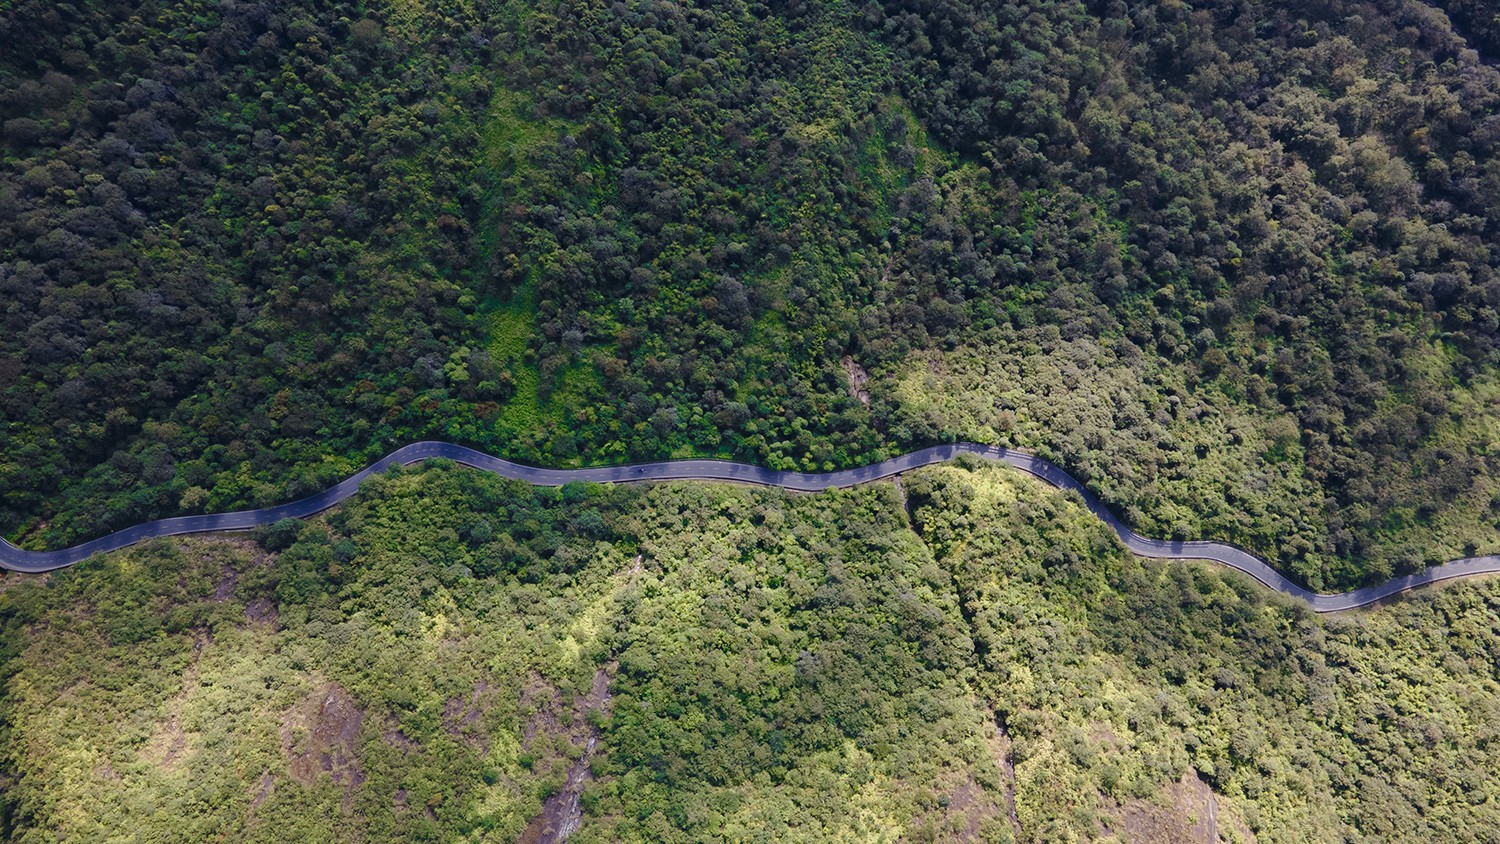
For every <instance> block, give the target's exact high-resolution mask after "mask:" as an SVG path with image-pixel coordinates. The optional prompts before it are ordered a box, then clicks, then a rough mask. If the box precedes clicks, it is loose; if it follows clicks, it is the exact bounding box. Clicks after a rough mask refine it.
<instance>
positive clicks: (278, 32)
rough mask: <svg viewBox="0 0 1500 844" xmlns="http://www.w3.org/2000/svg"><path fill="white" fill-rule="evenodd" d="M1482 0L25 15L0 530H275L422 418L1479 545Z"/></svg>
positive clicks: (1492, 312) (3, 328)
mask: <svg viewBox="0 0 1500 844" xmlns="http://www.w3.org/2000/svg"><path fill="white" fill-rule="evenodd" d="M1445 8H1446V10H1447V11H1446V12H1445V11H1444V9H1445ZM1449 14H1451V15H1452V19H1451V20H1450V18H1449V17H1448V15H1449ZM1486 14H1487V13H1486V11H1485V8H1484V4H1482V3H1480V4H1472V3H1465V2H1462V0H1450V2H1448V3H1447V4H1446V6H1442V5H1439V6H1434V5H1429V4H1427V3H1424V2H1420V0H1372V1H1371V2H1356V1H1355V0H1326V1H1325V2H1313V3H1305V2H1304V3H1282V2H1276V3H1252V2H1243V0H1203V1H1202V2H1196V3H1191V4H1189V3H1180V2H1174V3H1160V4H1131V5H1127V4H1123V3H1110V2H1088V3H1066V2H1051V1H1050V0H1034V2H1013V3H1005V4H994V3H973V2H967V0H904V2H886V3H881V2H867V3H862V4H861V3H853V2H850V3H842V2H831V3H823V2H816V3H813V2H804V0H795V2H773V3H761V2H742V1H741V0H728V1H727V2H723V3H716V4H703V5H693V4H680V3H669V2H650V1H648V0H622V1H621V2H612V3H604V2H522V0H509V1H508V2H499V0H473V2H436V3H426V4H421V5H413V4H397V3H385V2H373V3H368V4H360V5H355V4H348V3H337V2H311V1H309V2H296V3H284V4H261V3H250V2H240V0H235V1H234V2H228V3H212V4H211V3H206V2H172V1H171V0H151V2H146V3H142V4H125V3H100V4H93V5H83V4H77V5H74V4H67V3H62V4H59V3H51V2H22V3H17V4H14V5H12V6H11V7H8V8H7V9H6V10H5V11H4V12H3V13H0V39H3V41H4V43H6V44H8V45H14V46H12V47H11V48H10V49H7V50H6V51H5V52H4V53H3V55H0V92H3V93H0V149H3V153H0V154H3V166H0V290H3V291H4V296H5V303H6V308H5V312H4V314H3V316H0V320H3V325H0V402H3V404H0V407H3V411H0V412H3V422H4V425H3V429H0V454H3V458H0V506H3V512H0V521H3V523H4V525H5V529H6V530H7V531H8V535H9V536H11V537H12V538H13V539H16V540H18V541H21V542H23V543H29V544H31V545H33V546H38V547H40V546H55V545H58V544H61V543H66V542H70V541H74V540H77V539H79V538H82V537H85V536H89V535H95V534H98V533H100V532H102V531H105V530H108V529H112V528H116V527H119V526H122V525H125V524H129V523H132V522H135V521H138V520H141V519H143V518H147V517H151V516H158V515H166V514H172V513H182V512H196V511H203V510H217V509H224V508H229V507H237V506H245V505H263V504H267V503H270V502H272V501H276V500H282V499H285V498H287V497H290V496H293V495H297V494H301V493H305V492H308V491H310V490H312V489H315V488H318V487H320V486H322V485H324V484H326V483H327V482H328V481H330V480H331V479H333V478H335V477H338V476H339V475H341V474H343V473H346V472H347V471H349V470H351V469H353V468H357V467H358V466H359V465H360V464H361V463H362V462H363V461H365V460H367V459H369V458H371V457H373V456H375V455H376V454H379V453H383V452H385V451H388V450H389V449H390V448H392V447H394V446H396V445H399V444H401V443H403V442H406V441H409V440H412V439H415V438H418V437H432V436H441V437H444V438H448V439H453V440H457V441H460V442H463V443H465V444H469V445H474V446H477V447H481V448H485V449H487V450H490V451H493V452H496V453H500V454H503V455H506V456H511V457H517V458H521V459H525V460H529V461H535V462H541V463H548V464H556V465H576V464H579V463H603V462H619V461H624V460H632V459H647V458H660V457H667V456H684V455H689V454H715V455H725V456H736V457H740V458H743V459H749V460H753V461H756V462H760V463H763V464H767V465H771V466H774V467H778V468H800V469H807V470H815V469H821V468H824V467H831V466H842V465H852V464H857V463H861V462H865V461H868V460H870V459H872V458H876V457H880V456H885V455H888V454H890V453H892V452H894V451H898V450H903V449H906V448H909V447H912V446H917V445H922V444H926V443H930V442H933V441H941V440H948V439H954V438H967V439H975V440H986V441H998V442H1006V443H1009V444H1016V445H1022V446H1027V447H1032V448H1036V449H1038V450H1040V451H1042V452H1043V453H1045V454H1046V455H1047V456H1049V457H1052V458H1055V459H1057V460H1058V461H1059V462H1061V463H1063V464H1064V465H1066V466H1067V467H1068V468H1069V469H1070V471H1073V472H1074V473H1076V474H1078V475H1079V476H1080V477H1081V478H1083V479H1084V480H1086V481H1087V482H1088V483H1090V484H1091V485H1092V486H1093V487H1094V488H1095V489H1097V490H1098V491H1099V493H1100V494H1101V495H1102V496H1103V497H1104V498H1105V499H1106V500H1108V501H1109V502H1110V503H1111V504H1112V505H1114V506H1116V507H1117V508H1118V509H1120V510H1121V512H1123V513H1125V514H1127V516H1128V517H1129V518H1130V520H1131V521H1132V522H1133V523H1134V524H1135V525H1136V526H1137V527H1138V528H1139V529H1140V530H1142V531H1143V532H1145V533H1151V534H1157V535H1174V536H1197V535H1209V536H1213V537H1215V538H1219V539H1224V540H1229V541H1233V542H1237V543H1240V544H1242V545H1245V546H1247V547H1249V548H1251V549H1252V550H1254V551H1256V552H1258V553H1260V554H1263V555H1264V556H1266V557H1268V558H1269V559H1271V560H1272V561H1273V562H1274V563H1275V564H1277V565H1279V566H1281V567H1282V568H1284V569H1285V570H1287V571H1289V572H1291V573H1292V574H1293V575H1295V576H1296V577H1298V578H1299V579H1300V580H1302V581H1303V582H1306V583H1307V584H1309V585H1311V586H1313V587H1314V588H1321V589H1334V588H1343V587H1347V586H1350V585H1353V584H1356V583H1360V582H1365V581H1370V580H1375V579H1381V578H1384V577H1387V576H1389V575H1391V574H1393V573H1401V572H1406V571H1411V570H1413V569H1414V568H1416V567H1418V566H1420V565H1422V564H1423V563H1425V562H1431V561H1436V560H1439V559H1444V558H1446V557H1450V556H1456V555H1459V554H1462V553H1465V552H1466V551H1467V552H1472V551H1474V550H1494V549H1495V548H1496V547H1497V545H1496V542H1495V524H1496V519H1497V508H1500V495H1497V493H1500V484H1497V483H1496V482H1495V481H1493V480H1491V479H1492V478H1493V477H1495V476H1496V470H1497V468H1500V467H1497V466H1496V459H1497V457H1496V453H1495V445H1494V444H1495V443H1497V442H1500V430H1497V425H1500V422H1497V420H1500V414H1497V413H1496V405H1495V402H1496V400H1497V395H1500V393H1497V389H1500V387H1497V380H1496V363H1497V348H1500V347H1497V331H1500V328H1497V325H1500V317H1497V309H1500V279H1497V277H1496V266H1497V263H1496V262H1497V260H1500V259H1497V256H1496V255H1495V251H1494V249H1493V244H1494V243H1495V241H1496V237H1497V236H1500V229H1497V222H1500V216H1497V215H1500V206H1497V203H1500V163H1497V160H1496V144H1497V142H1500V110H1497V107H1500V102H1497V98H1500V74H1497V72H1496V71H1495V69H1494V68H1493V67H1491V66H1489V65H1487V64H1484V63H1483V61H1482V60H1481V56H1484V57H1493V54H1494V50H1493V49H1492V48H1491V45H1492V43H1493V41H1494V29H1493V24H1494V21H1493V20H1492V19H1491V18H1487V17H1486ZM1476 48H1477V50H1478V51H1479V52H1476Z"/></svg>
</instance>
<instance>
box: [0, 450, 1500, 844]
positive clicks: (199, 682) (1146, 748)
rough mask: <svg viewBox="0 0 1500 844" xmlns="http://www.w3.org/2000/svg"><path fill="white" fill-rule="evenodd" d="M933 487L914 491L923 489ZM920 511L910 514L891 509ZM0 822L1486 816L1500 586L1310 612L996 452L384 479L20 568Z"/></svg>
mask: <svg viewBox="0 0 1500 844" xmlns="http://www.w3.org/2000/svg"><path fill="white" fill-rule="evenodd" d="M903 490H904V492H903ZM903 496H904V498H903ZM0 620H3V627H0V677H3V678H4V686H3V688H4V690H5V694H4V697H3V699H0V837H4V838H5V839H6V840H12V841H17V842H23V844H24V843H25V842H40V841H56V840H69V841H104V840H112V838H113V837H116V836H118V835H120V834H121V832H122V831H126V830H128V831H129V835H130V837H132V838H139V839H149V840H152V841H163V842H174V841H182V842H198V841H205V840H217V841H348V842H364V841H368V842H378V841H392V842H395V841H401V842H417V841H433V842H438V841H443V842H452V841H475V842H478V841H495V842H509V841H516V840H521V841H536V840H555V839H542V838H540V835H541V833H542V831H543V829H544V828H545V827H547V826H548V825H549V824H550V825H552V827H553V829H554V830H555V829H556V828H557V826H558V825H560V824H562V823H565V822H567V821H568V820H569V818H570V812H569V808H568V807H569V806H576V812H577V815H576V820H577V822H578V824H579V826H578V829H577V831H576V832H575V833H574V834H573V835H572V836H571V838H570V839H569V840H570V841H572V842H603V841H626V842H631V841H640V842H648V841H649V842H673V841H684V842H686V841H854V840H861V841H868V840H885V841H895V840H905V841H986V842H1012V841H1017V842H1056V841H1087V840H1112V841H1122V840H1129V841H1133V842H1181V841H1218V840H1222V841H1225V842H1249V841H1259V842H1278V841H1297V842H1307V841H1328V842H1335V841H1353V842H1360V841H1369V842H1374V841H1385V842H1398V841H1413V842H1422V841H1434V840H1441V841H1488V840H1492V839H1493V837H1494V831H1495V830H1496V829H1497V828H1500V817H1497V815H1496V812H1497V807H1500V793H1497V783H1496V780H1495V777H1494V776H1493V772H1494V771H1495V770H1496V769H1497V767H1500V757H1497V752H1500V751H1497V748H1500V741H1497V740H1496V738H1497V736H1496V732H1497V730H1500V673H1497V672H1500V669H1497V666H1500V652H1497V643H1500V586H1497V582H1496V581H1495V580H1493V579H1490V580H1484V581H1470V582H1466V583H1461V584H1455V585H1451V586H1446V587H1440V588H1436V589H1433V590H1430V591H1426V592H1422V593H1418V594H1416V595H1414V596H1413V597H1411V598H1410V599H1407V600H1403V601H1400V602H1396V603H1393V604H1391V605H1388V606H1385V607H1382V608H1378V609H1373V610H1369V611H1363V612H1360V613H1355V614H1349V615H1345V616H1335V617H1328V618H1319V617H1316V616H1313V615H1311V614H1310V613H1309V612H1308V611H1307V610H1306V609H1305V608H1304V607H1303V606H1302V605H1300V604H1294V603H1291V602H1288V601H1284V600H1282V599H1280V598H1279V597H1276V596H1273V595H1271V594H1270V593H1267V592H1266V591H1265V590H1263V589H1261V588H1259V587H1258V586H1255V585H1254V584H1252V583H1251V582H1250V581H1248V580H1247V579H1245V578H1243V577H1242V576H1239V575H1234V574H1222V573H1221V572H1219V571H1218V570H1214V569H1209V568H1206V567H1199V566H1189V565H1181V564H1173V565H1159V564H1149V563H1143V562H1141V561H1140V560H1138V559H1137V558H1135V557H1133V556H1130V555H1129V554H1127V553H1125V552H1124V551H1123V549H1121V548H1120V547H1119V546H1118V544H1117V543H1116V541H1115V540H1114V538H1113V537H1112V536H1111V535H1110V534H1108V533H1107V532H1106V530H1105V529H1104V528H1103V527H1102V526H1101V525H1099V524H1098V523H1097V522H1096V521H1095V520H1094V519H1092V518H1090V517H1089V516H1088V515H1087V513H1086V512H1085V511H1084V510H1083V508H1082V506H1081V505H1080V504H1079V503H1078V502H1077V501H1076V500H1073V499H1069V498H1067V497H1064V496H1062V495H1060V494H1058V493H1056V492H1055V491H1053V490H1050V489H1048V488H1046V487H1044V486H1042V485H1041V484H1040V483H1038V482H1036V481H1032V480H1030V479H1027V478H1025V477H1024V476H1022V475H1020V474H1018V473H1016V472H1013V471H1010V470H1006V469H1002V468H998V467H988V466H986V467H972V468H970V467H963V466H947V467H937V468H932V469H927V470H922V471H921V472H919V473H916V474H914V475H911V476H908V477H907V478H906V480H905V482H904V487H903V486H897V485H896V484H894V483H891V482H882V483H879V484H874V485H870V486H867V487H862V488H859V489H855V490H850V491H845V492H835V493H822V494H818V495H788V494H785V493H780V492H776V491H764V490H750V489H745V488H739V487H730V486H723V485H707V484H697V485H693V484H681V485H656V486H651V487H615V488H603V487H585V486H570V487H565V488H562V489H560V490H538V489H534V488H530V487H527V486H524V485H521V484H517V483H515V482H509V481H502V480H499V479H497V478H495V477H493V476H490V475H487V474H482V473H478V472H471V471H468V470H463V469H459V468H455V467H452V466H444V465H434V466H430V467H429V468H427V469H426V470H424V471H396V472H393V473H391V474H390V475H388V476H384V477H381V478H378V479H376V480H374V481H372V482H370V483H369V484H368V485H367V486H366V487H365V489H364V491H363V492H362V493H361V494H360V496H359V497H357V498H355V499H352V500H351V501H350V502H348V503H347V504H346V505H345V506H343V507H341V508H339V509H337V510H335V511H332V512H330V513H329V514H328V515H327V516H326V517H324V518H321V519H318V520H315V521H313V522H309V523H306V524H303V523H286V524H283V525H278V526H276V527H274V528H271V529H266V530H263V531H261V532H260V533H259V534H257V536H256V538H255V541H251V540H248V539H245V538H234V537H215V538H203V539H192V540H172V541H162V542H159V543H156V544H152V545H147V546H141V547H139V548H136V549H133V550H129V551H126V552H122V553H118V554H113V555H110V556H108V557H104V558H96V559H94V560H91V561H89V562H87V563H84V564H82V565H80V566H79V567H77V568H74V569H69V570H64V571H61V572H56V573H54V574H52V575H48V576H46V577H45V578H38V577H35V576H25V577H23V576H17V575H8V576H5V577H3V579H0Z"/></svg>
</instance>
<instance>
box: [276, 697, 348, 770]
mask: <svg viewBox="0 0 1500 844" xmlns="http://www.w3.org/2000/svg"><path fill="white" fill-rule="evenodd" d="M364 718H365V712H364V710H363V709H361V708H360V706H359V704H358V703H357V702H355V700H354V698H353V697H351V696H350V695H349V693H348V692H347V691H345V690H344V687H343V686H340V685H339V684H338V683H325V684H323V685H321V686H319V687H317V688H316V689H315V691H314V692H313V694H311V695H309V696H308V697H307V698H305V699H304V700H303V701H302V702H300V703H298V704H297V705H296V706H294V707H292V709H291V710H290V711H289V712H287V714H286V716H285V717H284V718H282V722H281V747H282V750H283V751H285V752H286V755H287V760H288V768H289V769H290V770H291V773H292V778H293V779H295V780H297V781H298V782H300V783H302V784H303V785H311V784H312V783H313V781H314V780H315V779H317V777H318V774H320V773H323V772H327V773H328V774H329V775H330V776H331V777H332V778H333V781H334V782H336V783H338V784H339V785H342V786H344V787H345V788H346V789H353V788H355V787H357V786H359V785H360V784H362V783H363V782H364V781H365V773H364V769H363V767H362V766H361V764H360V760H359V756H358V755H357V752H356V751H357V748H358V743H359V729H360V726H361V725H362V724H363V723H364Z"/></svg>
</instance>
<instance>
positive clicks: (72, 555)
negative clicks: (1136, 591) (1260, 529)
mask: <svg viewBox="0 0 1500 844" xmlns="http://www.w3.org/2000/svg"><path fill="white" fill-rule="evenodd" d="M962 455H970V456H973V457H977V458H981V459H984V460H992V461H996V462H1000V463H1007V464H1009V465H1011V466H1013V467H1015V468H1017V469H1020V470H1021V471H1023V472H1026V473H1027V474H1029V475H1033V476H1035V477H1037V478H1040V479H1041V480H1043V481H1045V482H1047V483H1048V484H1051V485H1052V486H1054V487H1057V488H1058V489H1062V490H1071V491H1073V492H1076V493H1078V494H1079V495H1080V496H1082V498H1083V502H1084V504H1085V505H1087V506H1088V508H1089V510H1090V511H1092V512H1093V514H1094V515H1096V516H1098V517H1099V518H1100V519H1102V520H1103V521H1104V523H1105V524H1107V525H1109V527H1110V529H1111V530H1113V531H1114V532H1115V533H1116V534H1117V535H1119V537H1120V541H1121V542H1123V543H1125V547H1126V548H1128V549H1130V550H1131V551H1133V552H1134V553H1136V554H1139V555H1140V556H1142V557H1152V558H1156V559H1165V560H1210V561H1212V562H1215V563H1219V564H1221V565H1225V566H1228V567H1230V568H1232V569H1237V570H1239V571H1242V572H1244V573H1245V574H1248V575H1250V576H1251V577H1253V578H1255V579H1256V580H1258V581H1260V582H1261V583H1263V584H1265V585H1266V586H1269V587H1271V588H1272V589H1276V590H1278V591H1281V592H1285V593H1286V594H1288V595H1291V596H1293V597H1296V598H1300V599H1302V600H1303V601H1306V602H1307V603H1308V605H1310V606H1311V607H1312V609H1313V610H1314V611H1316V612H1336V611H1338V610H1347V609H1353V608H1355V607H1360V606H1364V605H1365V604H1369V603H1373V602H1375V601H1379V600H1381V599H1382V598H1387V597H1390V596H1391V595H1395V594H1398V593H1401V592H1405V591H1407V590H1409V589H1415V588H1416V587H1418V586H1425V585H1427V584H1429V583H1437V582H1439V581H1443V580H1451V579H1453V578H1455V577H1468V576H1471V575H1476V574H1486V573H1493V572H1500V555H1489V556H1484V557H1466V558H1464V559H1459V560H1453V561H1452V562H1449V563H1445V564H1443V565H1440V566H1434V567H1432V568H1429V569H1427V570H1426V571H1423V572H1420V573H1418V574H1412V575H1407V576H1406V577H1397V578H1392V579H1390V580H1387V581H1386V582H1384V583H1379V584H1376V585H1374V586H1366V587H1364V588H1362V589H1355V590H1354V591H1352V592H1344V593H1342V594H1337V595H1321V594H1318V593H1316V592H1310V591H1308V590H1306V589H1303V588H1302V587H1301V586H1298V585H1297V584H1295V583H1293V582H1292V581H1290V580H1287V579H1286V578H1285V577H1283V576H1281V574H1280V573H1278V572H1277V571H1276V570H1275V569H1273V568H1271V567H1270V566H1268V565H1266V563H1265V562H1264V561H1263V560H1261V559H1259V558H1258V557H1255V556H1253V555H1251V554H1249V553H1247V552H1245V551H1242V550H1240V549H1239V548H1236V547H1234V546H1233V545H1226V544H1224V543H1222V542H1203V541H1197V542H1175V541H1167V540H1162V539H1147V538H1146V537H1144V536H1141V535H1140V534H1138V533H1136V532H1134V531H1132V530H1131V529H1130V528H1128V527H1126V526H1125V524H1124V522H1121V521H1120V519H1119V518H1118V517H1116V516H1115V514H1114V513H1112V512H1110V510H1109V508H1107V507H1105V506H1104V502H1102V501H1100V500H1099V499H1098V498H1097V497H1096V496H1095V495H1094V494H1093V493H1091V492H1089V491H1088V490H1087V489H1086V488H1085V487H1084V486H1083V484H1081V483H1079V482H1078V481H1077V480H1075V479H1074V478H1073V477H1072V476H1071V475H1069V474H1068V473H1067V472H1064V471H1063V470H1062V469H1059V468H1058V467H1057V466H1054V465H1053V464H1052V463H1050V462H1048V461H1046V460H1044V459H1042V458H1040V457H1037V456H1035V455H1033V454H1028V453H1027V452H1024V451H1017V450H1016V449H1010V448H1001V447H999V446H989V445H977V444H975V443H955V444H953V445H939V446H933V447H931V448H924V449H921V450H920V451H913V452H911V453H909V454H903V455H901V456H900V457H893V458H891V459H890V460H883V461H881V462H879V463H872V464H870V465H869V466H861V467H859V468H857V469H844V470H842V471H839V472H825V473H822V474H816V475H807V474H802V473H801V472H780V471H774V470H771V469H765V468H762V467H760V466H750V465H747V464H744V463H731V462H728V461H725V460H672V461H668V462H665V463H641V464H638V465H634V466H610V467H603V468H597V469H539V468H536V467H534V466H523V465H521V464H519V463H512V462H510V461H509V460H501V459H500V458H498V457H492V456H491V455H488V454H485V453H483V452H480V451H475V450H473V449H471V448H465V447H463V446H461V445H454V444H453V443H445V442H419V443H412V444H411V445H408V446H403V447H402V448H398V449H396V450H395V451H393V452H391V453H390V454H388V455H386V456H385V457H383V458H381V459H380V460H377V461H376V462H375V463H374V464H372V465H370V466H369V467H368V468H366V469H365V470H363V471H361V472H359V473H357V474H355V475H353V476H351V477H349V478H348V479H346V480H344V481H343V482H342V483H339V484H338V485H336V486H332V487H329V488H328V489H325V490H323V491H322V492H320V493H318V494H317V495H314V496H311V497H309V498H304V499H302V500H301V501H293V502H292V503H290V504H282V505H280V506H277V507H268V508H266V509H264V510H240V511H238V512H234V513H215V514H210V515H203V516H181V517H178V518H175V519H160V520H158V521H154V522H146V523H144V524H139V525H135V526H133V527H128V528H125V529H124V530H120V531H116V532H115V533H111V534H109V535H108V536H102V537H100V538H98V539H95V540H92V541H90V542H84V543H82V544H80V545H74V546H73V547H71V548H64V549H62V550H59V551H25V550H22V549H20V548H17V547H15V546H14V545H11V544H10V543H9V542H6V541H5V540H4V539H3V538H0V568H5V569H9V570H10V571H17V572H44V571H52V570H54V569H60V568H63V567H65V566H71V565H73V564H74V563H77V562H79V561H80V560H84V559H87V558H89V557H91V556H93V555H94V554H102V553H104V552H107V551H114V550H117V549H120V548H124V547H126V546H127V545H133V544H135V543H137V542H140V541H142V540H145V539H150V538H152V537H157V536H179V535H182V534H185V533H204V532H208V531H221V530H248V529H250V528H253V527H256V526H257V525H268V524H273V523H275V522H279V521H281V520H282V519H289V518H299V519H300V518H306V517H308V516H311V515H314V514H316V513H320V512H322V511H324V510H327V509H328V508H329V507H332V506H333V505H335V504H337V503H339V502H340V501H343V500H344V499H346V498H348V497H349V496H351V495H353V494H354V493H355V492H357V491H358V490H359V485H360V484H361V483H362V482H363V481H364V480H365V478H368V477H370V476H371V475H373V474H375V473H377V472H383V471H385V470H386V469H387V468H389V467H391V466H395V465H398V464H399V465H406V464H410V463H417V462H420V461H422V460H426V459H428V458H432V457H442V458H447V459H449V460H452V461H454V462H457V463H461V464H463V465H465V466H471V467H473V468H475V469H481V470H483V471H486V472H493V473H495V474H497V475H500V476H502V477H506V478H514V479H516V480H521V481H526V482H528V483H531V484H535V485H537V486H561V485H563V484H565V483H568V482H569V481H593V482H597V483H623V482H629V481H676V480H681V481H732V482H736V483H748V484H760V485H763V486H776V487H782V488H783V489H790V490H795V491H798V492H818V491H820V490H825V489H841V488H844V487H850V486H854V485H856V484H862V483H867V482H869V481H874V480H879V479H881V478H888V477H890V476H892V475H896V474H900V473H902V472H909V471H911V470H913V469H918V468H921V467H923V466H930V465H932V464H934V463H943V462H946V461H949V460H952V459H954V458H956V457H960V456H962Z"/></svg>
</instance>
